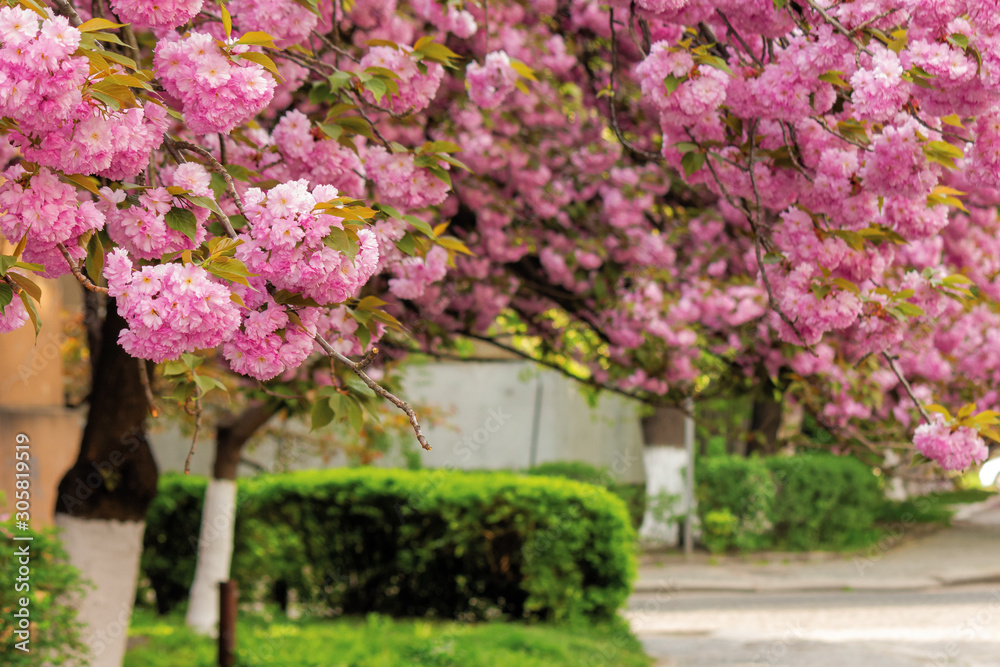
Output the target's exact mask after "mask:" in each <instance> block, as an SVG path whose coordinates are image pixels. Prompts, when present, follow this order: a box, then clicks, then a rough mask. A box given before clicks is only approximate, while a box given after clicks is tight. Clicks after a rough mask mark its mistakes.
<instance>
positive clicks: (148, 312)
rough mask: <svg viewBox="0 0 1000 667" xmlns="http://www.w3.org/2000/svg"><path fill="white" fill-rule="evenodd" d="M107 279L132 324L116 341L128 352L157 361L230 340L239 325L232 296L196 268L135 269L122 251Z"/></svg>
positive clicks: (118, 251)
mask: <svg viewBox="0 0 1000 667" xmlns="http://www.w3.org/2000/svg"><path fill="white" fill-rule="evenodd" d="M104 275H105V277H106V278H107V280H108V293H109V294H110V295H111V296H112V297H114V298H115V300H116V303H117V305H118V313H119V314H120V315H121V316H122V317H123V318H125V321H126V322H128V329H125V330H123V331H122V332H121V334H120V335H119V336H118V342H119V344H120V345H121V346H122V349H124V350H125V351H126V352H128V353H129V354H130V355H132V356H133V357H137V358H139V359H151V360H153V361H156V362H161V361H168V360H171V359H177V358H179V357H180V356H181V354H183V353H184V352H193V351H195V350H201V349H205V348H212V347H215V346H216V345H219V344H220V343H222V342H224V341H226V340H229V339H230V338H231V337H232V336H233V334H234V333H235V332H236V329H237V327H238V326H239V324H240V311H239V308H238V307H237V305H236V303H234V302H233V301H232V300H231V298H230V297H231V292H230V291H229V289H227V288H226V286H225V285H222V284H220V283H218V282H216V281H215V280H213V279H212V276H211V275H210V274H209V273H208V272H207V271H205V269H203V268H201V267H200V266H196V265H194V264H188V265H184V264H159V265H155V266H144V267H142V268H141V269H139V270H138V271H133V270H132V261H131V260H130V259H129V258H128V255H127V253H126V252H125V251H124V250H122V249H121V248H116V249H114V250H113V251H111V253H110V254H109V255H108V258H107V264H106V265H105V269H104Z"/></svg>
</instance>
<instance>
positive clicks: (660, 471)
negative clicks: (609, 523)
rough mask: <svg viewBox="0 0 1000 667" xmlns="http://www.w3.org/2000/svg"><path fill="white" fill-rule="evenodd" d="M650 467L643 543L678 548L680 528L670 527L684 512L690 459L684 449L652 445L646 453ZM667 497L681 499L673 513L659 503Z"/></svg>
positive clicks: (643, 525)
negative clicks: (686, 467)
mask: <svg viewBox="0 0 1000 667" xmlns="http://www.w3.org/2000/svg"><path fill="white" fill-rule="evenodd" d="M642 458H643V463H644V465H645V467H646V514H645V516H643V519H642V526H641V527H640V528H639V539H640V540H641V541H642V543H643V544H645V545H647V546H671V547H673V546H677V544H678V542H679V534H678V533H679V531H678V524H676V523H673V524H671V523H668V521H667V519H669V518H670V515H671V514H682V513H683V512H684V500H683V498H684V466H685V465H686V464H687V455H686V454H685V453H684V448H683V447H674V446H671V445H650V446H646V447H643V449H642ZM665 495H670V496H677V499H676V501H675V502H674V504H673V505H672V506H671V507H670V508H669V510H667V511H664V510H665V509H666V508H664V507H662V503H661V502H660V501H659V499H661V498H662V497H664V496H665Z"/></svg>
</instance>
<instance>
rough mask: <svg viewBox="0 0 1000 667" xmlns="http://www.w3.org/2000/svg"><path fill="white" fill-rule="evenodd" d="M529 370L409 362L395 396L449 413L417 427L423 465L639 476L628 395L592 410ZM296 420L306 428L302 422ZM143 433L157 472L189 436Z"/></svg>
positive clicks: (178, 457) (609, 397)
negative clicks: (422, 437) (548, 465)
mask: <svg viewBox="0 0 1000 667" xmlns="http://www.w3.org/2000/svg"><path fill="white" fill-rule="evenodd" d="M537 369H538V367H537V366H535V365H534V364H532V363H531V362H527V361H496V362H441V363H431V364H426V365H417V366H411V367H410V368H409V369H408V370H407V375H406V376H405V378H404V381H403V389H402V390H401V392H400V395H401V396H402V398H404V399H405V400H407V401H409V402H410V403H423V404H430V405H435V406H438V407H440V408H442V409H443V410H444V411H446V412H450V414H449V416H448V417H447V418H446V419H445V420H444V421H445V422H446V423H445V424H441V425H438V426H427V428H426V435H427V438H428V440H429V441H430V443H431V446H432V447H433V449H432V450H431V451H429V452H421V454H420V457H421V462H422V464H423V467H425V468H458V469H505V468H515V469H518V468H527V467H529V466H530V465H531V464H532V463H533V462H534V463H544V462H546V461H563V460H565V461H586V462H588V463H591V464H593V465H597V466H606V467H608V468H610V469H611V470H612V471H613V472H614V473H615V475H616V476H617V477H618V478H619V479H621V480H622V481H629V482H637V483H638V482H642V481H644V480H645V473H644V470H643V462H642V431H641V429H640V426H639V415H638V411H637V406H636V404H635V402H634V401H630V400H628V399H625V398H623V397H621V396H617V395H614V394H609V393H604V394H602V395H601V397H600V399H599V401H598V404H597V406H596V408H591V407H590V405H588V403H587V400H586V398H585V397H584V396H583V395H582V394H581V393H580V388H579V385H578V384H577V383H575V382H573V381H572V380H570V379H568V378H566V377H564V376H562V375H561V374H559V373H557V372H556V371H552V370H548V369H542V370H537ZM289 426H292V424H289ZM299 428H303V429H304V430H308V427H307V426H305V425H302V426H300V427H299ZM212 437H213V432H212V431H211V430H209V429H206V430H205V431H203V434H202V438H201V439H200V442H199V444H198V449H197V451H196V453H195V456H194V458H193V460H192V466H191V472H192V473H195V474H202V475H205V474H209V472H210V471H211V463H212V458H213V456H214V443H213V442H212ZM150 440H151V442H152V447H153V453H154V455H155V456H156V460H157V464H158V465H159V466H160V470H161V471H166V470H183V469H184V459H185V457H186V456H187V451H188V447H189V445H190V442H189V439H187V438H185V437H184V436H182V435H181V434H180V433H179V432H178V431H177V429H175V428H169V427H168V428H163V429H158V430H155V431H154V432H153V433H152V435H151V437H150ZM533 443H534V445H533ZM277 450H278V447H277V443H275V442H267V441H266V440H265V441H264V442H261V443H259V444H257V445H256V446H255V447H254V449H253V451H252V452H250V454H249V457H250V458H251V459H253V460H254V461H256V462H258V463H260V464H261V465H263V466H264V467H265V468H267V469H269V470H270V469H273V468H274V465H275V461H276V455H277ZM345 464H346V460H345V458H344V457H343V456H333V457H332V458H330V459H328V460H326V461H324V460H322V459H321V458H319V457H316V456H301V455H297V456H296V457H295V460H294V461H293V462H292V463H291V464H290V465H289V467H290V468H292V469H302V468H316V467H333V466H340V465H345ZM379 465H386V466H402V465H403V461H402V459H401V458H400V457H398V456H389V457H386V458H385V459H383V460H380V461H379ZM252 473H253V470H252V469H251V468H249V467H246V466H243V467H242V468H241V470H240V474H241V475H244V474H245V475H249V474H252Z"/></svg>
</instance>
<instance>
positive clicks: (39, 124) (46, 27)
mask: <svg viewBox="0 0 1000 667" xmlns="http://www.w3.org/2000/svg"><path fill="white" fill-rule="evenodd" d="M0 41H2V42H3V46H2V47H0V116H6V117H7V118H12V119H14V120H16V121H18V122H19V123H20V124H21V127H22V129H24V130H25V131H38V132H42V131H44V130H47V129H48V128H50V127H51V126H52V125H53V124H56V123H58V122H59V121H61V120H64V119H67V118H69V117H70V115H71V114H73V113H74V111H75V110H76V107H77V105H79V104H80V100H81V99H82V96H81V92H80V88H81V87H82V86H83V84H84V81H85V80H86V78H87V74H88V72H89V71H90V64H89V61H88V60H87V58H85V57H83V56H74V55H73V54H74V53H75V52H76V49H77V47H78V46H79V45H80V31H79V30H77V29H76V28H74V27H72V26H70V25H69V21H67V19H65V18H64V17H61V16H56V17H52V18H47V19H45V20H43V21H41V25H40V26H39V16H38V14H36V13H34V12H32V11H29V10H27V9H21V8H20V7H7V6H4V7H2V8H0Z"/></svg>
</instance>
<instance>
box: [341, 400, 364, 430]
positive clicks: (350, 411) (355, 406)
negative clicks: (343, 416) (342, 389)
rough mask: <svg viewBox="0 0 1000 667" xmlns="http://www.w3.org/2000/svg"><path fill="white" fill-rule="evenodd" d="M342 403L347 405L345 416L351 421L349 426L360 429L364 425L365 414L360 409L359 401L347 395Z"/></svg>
mask: <svg viewBox="0 0 1000 667" xmlns="http://www.w3.org/2000/svg"><path fill="white" fill-rule="evenodd" d="M343 403H344V404H346V405H347V418H348V419H349V420H350V422H351V428H353V429H354V430H355V431H360V430H361V429H362V428H364V425H365V415H364V412H363V411H362V410H361V403H359V402H358V399H356V398H354V397H353V396H350V397H348V398H347V400H345V401H343Z"/></svg>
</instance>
